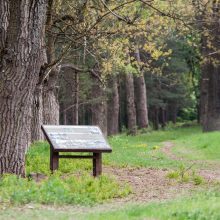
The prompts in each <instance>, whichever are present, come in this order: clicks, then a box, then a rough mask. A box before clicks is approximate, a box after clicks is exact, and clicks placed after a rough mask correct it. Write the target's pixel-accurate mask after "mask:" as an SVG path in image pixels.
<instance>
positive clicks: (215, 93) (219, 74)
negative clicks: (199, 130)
mask: <svg viewBox="0 0 220 220" xmlns="http://www.w3.org/2000/svg"><path fill="white" fill-rule="evenodd" d="M209 70H210V72H209V76H208V78H206V80H205V79H203V80H205V81H207V82H203V83H204V84H206V83H207V84H208V85H207V87H208V88H207V89H208V94H206V95H205V94H203V95H204V96H205V97H203V102H204V103H203V119H202V121H203V130H204V131H215V130H220V66H214V65H213V66H212V68H210V69H209ZM204 87H205V86H204ZM204 87H203V89H204ZM207 99H208V100H207Z"/></svg>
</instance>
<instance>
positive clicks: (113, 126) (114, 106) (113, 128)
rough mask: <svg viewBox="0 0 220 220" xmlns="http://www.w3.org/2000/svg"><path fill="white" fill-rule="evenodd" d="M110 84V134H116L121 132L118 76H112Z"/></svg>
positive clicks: (108, 115)
mask: <svg viewBox="0 0 220 220" xmlns="http://www.w3.org/2000/svg"><path fill="white" fill-rule="evenodd" d="M109 84H110V85H109V87H110V88H111V89H112V91H111V94H110V97H109V99H108V114H107V117H108V135H114V134H117V133H118V132H119V94H118V80H117V77H116V76H112V77H111V79H110V80H109Z"/></svg>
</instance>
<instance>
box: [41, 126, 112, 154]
mask: <svg viewBox="0 0 220 220" xmlns="http://www.w3.org/2000/svg"><path fill="white" fill-rule="evenodd" d="M42 128H43V131H44V133H45V135H46V136H47V138H48V140H49V141H50V142H51V144H52V146H53V148H54V149H55V150H60V149H63V150H65V149H66V150H73V151H74V150H82V151H84V150H91V151H92V150H100V151H109V152H111V147H110V146H109V145H108V143H107V141H106V140H105V138H104V136H103V134H102V132H101V130H100V128H99V127H97V126H72V125H43V126H42Z"/></svg>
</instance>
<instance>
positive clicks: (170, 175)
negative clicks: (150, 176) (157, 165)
mask: <svg viewBox="0 0 220 220" xmlns="http://www.w3.org/2000/svg"><path fill="white" fill-rule="evenodd" d="M166 176H167V177H168V178H169V179H178V178H179V172H178V171H172V172H170V173H168V174H167V175H166Z"/></svg>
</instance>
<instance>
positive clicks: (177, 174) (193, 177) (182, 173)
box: [167, 164, 204, 185]
mask: <svg viewBox="0 0 220 220" xmlns="http://www.w3.org/2000/svg"><path fill="white" fill-rule="evenodd" d="M193 166H194V164H192V165H190V166H189V167H186V166H184V165H183V164H182V165H181V166H179V168H178V169H176V170H173V171H171V172H169V173H168V174H167V177H168V178H169V179H176V180H177V181H178V182H181V183H183V182H189V181H192V182H193V183H194V184H195V185H200V184H202V183H204V178H203V177H202V176H199V175H198V174H196V172H195V170H193V169H192V167H193Z"/></svg>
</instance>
